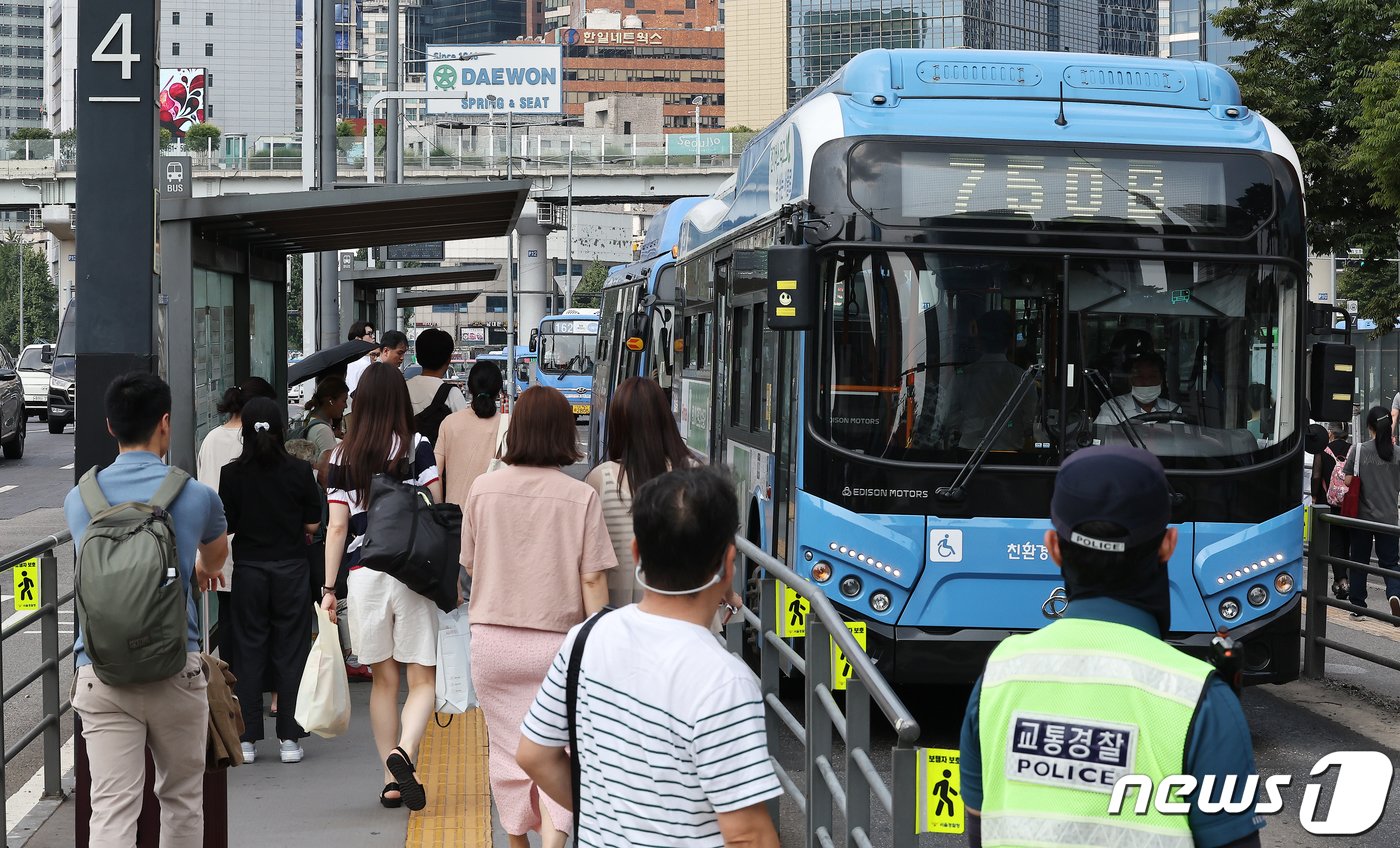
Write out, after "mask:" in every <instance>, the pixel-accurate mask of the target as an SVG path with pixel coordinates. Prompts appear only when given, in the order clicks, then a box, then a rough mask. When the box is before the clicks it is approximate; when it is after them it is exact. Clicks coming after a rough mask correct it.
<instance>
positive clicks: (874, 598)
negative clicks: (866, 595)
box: [870, 589, 890, 612]
mask: <svg viewBox="0 0 1400 848" xmlns="http://www.w3.org/2000/svg"><path fill="white" fill-rule="evenodd" d="M870 608H871V609H873V610H875V611H876V612H884V611H885V610H887V609H889V608H890V593H889V592H886V591H884V590H883V589H882V590H880V591H879V592H876V593H875V594H873V595H871V596H870Z"/></svg>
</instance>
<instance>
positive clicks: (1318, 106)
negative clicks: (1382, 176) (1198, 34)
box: [1215, 0, 1400, 332]
mask: <svg viewBox="0 0 1400 848" xmlns="http://www.w3.org/2000/svg"><path fill="white" fill-rule="evenodd" d="M1215 22H1216V24H1217V25H1219V26H1220V27H1221V29H1223V30H1224V31H1225V33H1226V34H1227V35H1229V36H1230V37H1231V38H1234V39H1238V40H1242V41H1252V42H1254V47H1253V48H1251V49H1250V50H1249V51H1247V52H1246V53H1244V54H1243V55H1241V56H1239V57H1238V58H1237V59H1236V61H1237V62H1238V64H1239V69H1238V70H1237V71H1236V72H1235V77H1236V79H1237V80H1238V81H1239V84H1240V90H1241V93H1242V94H1243V97H1244V102H1245V103H1246V104H1248V105H1249V106H1251V107H1252V108H1255V109H1257V110H1258V111H1259V112H1261V113H1262V114H1263V115H1264V116H1265V117H1267V118H1269V119H1270V120H1271V121H1273V122H1274V123H1275V124H1277V125H1278V127H1279V129H1281V130H1282V131H1283V133H1284V134H1285V135H1286V136H1288V138H1289V140H1290V141H1292V142H1293V145H1294V146H1295V147H1296V148H1297V151H1298V158H1299V160H1300V162H1301V164H1302V168H1303V174H1302V176H1303V182H1304V186H1305V188H1306V191H1307V207H1308V233H1307V235H1308V243H1309V247H1310V248H1311V250H1312V251H1313V252H1314V253H1320V254H1327V253H1331V254H1336V255H1342V256H1345V255H1347V253H1348V251H1349V250H1351V249H1359V250H1360V251H1361V257H1362V258H1363V259H1364V260H1365V262H1364V264H1362V263H1360V262H1356V263H1350V264H1349V267H1347V268H1346V269H1344V270H1343V271H1342V273H1341V274H1340V275H1339V276H1338V289H1339V295H1340V296H1341V297H1352V298H1355V299H1356V300H1358V301H1359V302H1360V303H1359V307H1360V314H1361V315H1362V316H1364V317H1369V318H1374V319H1375V320H1376V322H1377V325H1378V326H1379V327H1381V328H1382V331H1383V332H1384V331H1388V330H1389V329H1391V328H1392V327H1393V325H1394V321H1395V317H1396V306H1395V304H1396V303H1400V284H1397V283H1396V274H1395V268H1394V266H1393V265H1392V266H1391V267H1390V268H1386V267H1385V266H1386V265H1387V264H1390V263H1387V262H1385V261H1384V260H1386V259H1395V258H1396V257H1397V251H1396V247H1397V245H1396V236H1397V232H1400V214H1398V213H1397V209H1400V204H1391V203H1388V202H1387V201H1386V199H1385V192H1384V190H1381V191H1378V190H1377V189H1378V186H1379V185H1380V182H1379V180H1378V171H1377V167H1378V165H1380V164H1382V163H1380V162H1379V161H1378V159H1379V157H1378V156H1377V155H1376V154H1375V151H1376V150H1377V148H1378V145H1380V144H1382V143H1383V142H1384V139H1385V138H1387V137H1393V135H1394V133H1395V131H1396V125H1395V124H1394V122H1393V121H1394V117H1396V116H1400V102H1394V99H1395V93H1394V92H1393V91H1392V92H1390V93H1389V96H1383V95H1382V93H1381V92H1380V91H1379V90H1378V85H1379V83H1378V82H1377V80H1378V79H1380V75H1381V74H1383V73H1385V72H1386V70H1385V68H1386V65H1387V63H1388V62H1393V61H1395V60H1394V59H1393V57H1392V54H1393V52H1394V51H1393V48H1392V44H1393V43H1394V40H1395V37H1396V25H1397V23H1400V2H1394V0H1391V1H1390V2H1376V0H1239V3H1238V4H1237V5H1235V6H1234V7H1233V8H1228V9H1223V10H1221V11H1220V12H1219V13H1218V14H1217V15H1216V16H1215ZM1396 68H1397V69H1400V65H1397V66H1396ZM1368 91H1369V92H1370V93H1369V95H1368ZM1368 99H1369V100H1371V102H1372V111H1371V114H1370V116H1367V115H1366V114H1365V112H1366V110H1365V108H1364V106H1365V103H1366V101H1367V100H1368ZM1386 115H1390V116H1391V117H1390V120H1391V123H1390V124H1389V125H1387V124H1385V123H1384V119H1385V116H1386ZM1390 150H1391V151H1393V150H1394V148H1393V147H1392V148H1390ZM1384 164H1385V165H1386V166H1387V167H1388V168H1389V169H1398V168H1400V165H1396V164H1395V163H1389V162H1387V163H1384ZM1395 185H1397V186H1400V178H1397V181H1396V183H1395Z"/></svg>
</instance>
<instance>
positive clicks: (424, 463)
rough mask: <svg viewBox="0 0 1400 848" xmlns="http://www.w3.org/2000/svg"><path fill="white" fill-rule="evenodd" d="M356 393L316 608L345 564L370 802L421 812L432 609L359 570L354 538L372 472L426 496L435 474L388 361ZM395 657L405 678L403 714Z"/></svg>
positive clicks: (332, 598)
mask: <svg viewBox="0 0 1400 848" xmlns="http://www.w3.org/2000/svg"><path fill="white" fill-rule="evenodd" d="M355 400H356V407H357V408H358V409H359V410H360V411H359V412H357V413H355V419H356V420H355V426H354V427H351V428H350V432H349V433H348V434H347V435H346V437H345V440H344V441H343V442H341V443H340V444H339V445H338V446H337V447H336V449H335V450H334V451H333V452H332V453H331V461H330V468H329V474H328V487H327V492H326V497H327V499H328V500H329V502H330V508H331V517H330V527H329V528H328V530H327V532H326V568H325V583H324V584H323V585H322V586H321V592H322V596H321V606H322V608H323V609H325V610H326V613H327V614H328V615H329V616H330V618H331V621H336V620H337V617H336V591H335V583H336V577H337V576H338V575H339V574H340V570H341V567H342V565H344V567H345V568H347V569H348V570H349V576H348V578H347V581H346V583H347V587H348V594H349V598H348V603H347V613H348V617H349V619H350V639H351V642H352V643H353V644H354V646H355V653H356V654H358V655H359V659H360V662H362V663H365V664H367V665H369V666H370V668H371V670H372V671H373V673H374V683H373V688H372V689H371V690H370V696H369V715H370V724H371V725H372V727H373V729H374V744H375V746H376V747H377V748H378V749H379V758H380V761H381V763H382V764H383V768H384V789H383V791H381V792H380V793H379V801H380V803H381V804H383V805H384V806H386V807H397V806H400V805H406V806H407V807H408V808H409V809H410V810H421V809H423V807H425V806H426V805H427V803H428V802H427V795H426V794H425V793H424V791H423V784H422V783H421V782H420V781H419V779H418V776H417V775H416V774H415V773H414V765H413V762H414V759H415V758H416V757H417V755H418V743H419V741H420V740H421V739H422V738H423V731H424V730H425V729H426V728H427V726H428V717H429V716H431V715H432V712H433V704H434V701H435V698H436V692H435V690H434V684H435V677H434V668H433V667H434V665H435V664H436V663H437V631H438V617H437V607H436V606H434V605H433V602H432V601H430V600H428V599H427V598H425V597H424V596H422V595H420V594H418V593H417V592H414V591H413V590H412V589H410V588H408V587H407V586H405V585H404V584H402V583H400V582H399V581H398V580H397V579H395V578H394V577H392V576H390V575H388V574H385V573H383V572H380V571H375V570H373V569H370V568H362V567H360V564H359V561H360V545H361V544H362V543H363V541H364V533H365V528H366V524H367V521H368V516H367V514H366V510H367V509H368V508H369V501H370V481H371V480H372V479H373V478H374V475H376V474H380V473H390V474H393V475H394V476H395V477H397V478H398V479H401V480H404V481H413V482H414V483H416V484H417V485H419V486H424V487H426V488H427V489H428V491H429V492H430V493H431V494H432V496H433V499H434V500H435V501H440V500H441V499H442V481H441V480H439V479H438V471H437V465H436V463H435V461H434V459H433V447H432V445H431V444H429V443H428V440H427V439H425V438H423V437H422V436H420V435H418V433H416V432H415V431H414V425H413V404H412V403H411V402H410V401H409V399H408V387H407V386H405V385H404V380H403V374H401V373H400V372H399V370H398V369H397V368H395V367H394V366H392V365H388V364H386V363H383V362H377V363H375V364H373V365H371V366H369V367H368V368H366V369H365V373H364V375H363V376H362V377H361V378H360V383H359V386H358V387H357V388H356V390H355ZM400 663H402V664H403V666H404V668H405V669H406V671H407V675H408V698H407V699H406V700H405V701H404V705H403V711H402V714H400V713H399V710H398V699H399V679H400Z"/></svg>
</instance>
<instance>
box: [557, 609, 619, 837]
mask: <svg viewBox="0 0 1400 848" xmlns="http://www.w3.org/2000/svg"><path fill="white" fill-rule="evenodd" d="M612 611H613V608H612V607H603V608H602V609H601V610H598V612H597V613H596V614H594V616H593V617H592V618H590V619H588V620H587V621H585V622H584V623H583V626H582V627H580V628H579V630H578V636H576V637H574V646H573V649H572V650H570V651H569V671H568V673H567V674H566V675H565V677H564V704H565V712H566V713H567V715H568V722H569V785H570V787H571V788H572V789H573V807H574V845H578V844H579V841H578V822H579V805H580V801H581V799H582V797H583V790H582V788H581V787H580V786H579V771H580V769H579V750H578V670H579V665H580V664H581V663H582V662H583V645H584V643H585V642H587V641H588V634H589V632H590V631H592V630H593V625H595V624H597V623H598V619H600V618H602V617H603V616H605V615H607V614H608V613H610V612H612Z"/></svg>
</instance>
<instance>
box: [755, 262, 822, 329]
mask: <svg viewBox="0 0 1400 848" xmlns="http://www.w3.org/2000/svg"><path fill="white" fill-rule="evenodd" d="M816 260H817V251H816V249H815V248H813V247H811V246H810V245H805V244H780V245H774V246H772V247H770V248H768V327H769V329H772V330H815V329H816V328H817V310H818V308H819V307H820V305H821V297H820V293H819V292H818V290H817V274H816V268H817V261H816Z"/></svg>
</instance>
